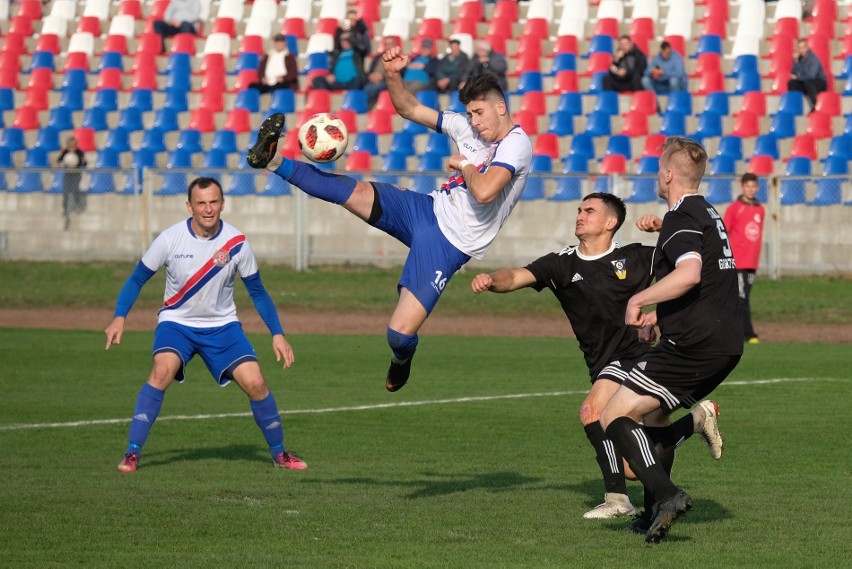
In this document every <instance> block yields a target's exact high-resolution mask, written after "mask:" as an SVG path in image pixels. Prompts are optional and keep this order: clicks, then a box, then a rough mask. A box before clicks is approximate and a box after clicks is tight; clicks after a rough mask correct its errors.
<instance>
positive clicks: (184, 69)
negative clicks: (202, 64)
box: [160, 52, 192, 78]
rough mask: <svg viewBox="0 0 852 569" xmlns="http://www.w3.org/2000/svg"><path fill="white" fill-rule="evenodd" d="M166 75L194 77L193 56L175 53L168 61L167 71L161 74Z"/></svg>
mask: <svg viewBox="0 0 852 569" xmlns="http://www.w3.org/2000/svg"><path fill="white" fill-rule="evenodd" d="M160 74H161V75H162V74H165V75H167V76H168V75H171V74H178V75H185V76H186V77H187V78H189V76H190V75H192V55H191V54H189V53H181V52H175V53H171V54H169V57H168V58H167V59H166V69H165V70H164V71H162V72H161V73H160Z"/></svg>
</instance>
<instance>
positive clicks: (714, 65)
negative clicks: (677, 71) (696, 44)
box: [689, 52, 722, 77]
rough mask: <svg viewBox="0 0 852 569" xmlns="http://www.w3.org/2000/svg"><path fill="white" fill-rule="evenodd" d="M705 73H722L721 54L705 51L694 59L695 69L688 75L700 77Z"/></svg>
mask: <svg viewBox="0 0 852 569" xmlns="http://www.w3.org/2000/svg"><path fill="white" fill-rule="evenodd" d="M705 73H717V74H719V75H721V74H722V56H721V55H719V54H718V53H712V52H705V53H702V54H701V55H699V56H698V58H697V59H696V60H695V71H694V72H692V73H691V74H690V75H689V76H690V77H701V76H702V75H704V74H705Z"/></svg>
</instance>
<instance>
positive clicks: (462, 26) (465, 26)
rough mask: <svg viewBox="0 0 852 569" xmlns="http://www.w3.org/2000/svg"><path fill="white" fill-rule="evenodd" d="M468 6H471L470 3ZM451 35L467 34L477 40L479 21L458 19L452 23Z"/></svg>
mask: <svg viewBox="0 0 852 569" xmlns="http://www.w3.org/2000/svg"><path fill="white" fill-rule="evenodd" d="M468 4H472V2H468ZM462 6H464V4H462ZM453 34H469V35H470V37H472V38H474V39H476V38H478V37H479V21H478V20H472V19H470V18H458V19H456V20H455V21H453Z"/></svg>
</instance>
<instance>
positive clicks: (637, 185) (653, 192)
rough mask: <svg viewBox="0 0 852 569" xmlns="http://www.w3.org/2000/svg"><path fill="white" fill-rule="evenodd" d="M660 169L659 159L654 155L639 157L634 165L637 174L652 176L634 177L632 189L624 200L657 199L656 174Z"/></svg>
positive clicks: (636, 201) (649, 200)
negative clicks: (651, 175)
mask: <svg viewBox="0 0 852 569" xmlns="http://www.w3.org/2000/svg"><path fill="white" fill-rule="evenodd" d="M659 169H660V159H659V158H657V157H656V156H645V157H643V158H640V159H639V164H638V165H637V166H636V173H637V174H644V175H645V176H649V175H650V174H654V176H653V177H641V178H640V177H634V178H633V179H632V180H633V191H632V192H631V193H630V195H629V196H628V197H627V198H626V199H625V200H624V201H625V202H631V203H646V202H652V201H654V200H656V199H657V177H656V174H657V172H658V171H659Z"/></svg>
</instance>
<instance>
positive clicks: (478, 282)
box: [470, 273, 494, 293]
mask: <svg viewBox="0 0 852 569" xmlns="http://www.w3.org/2000/svg"><path fill="white" fill-rule="evenodd" d="M492 284H494V279H492V278H491V275H489V274H488V273H480V274H478V275H476V276H475V277H473V280H472V281H471V283H470V288H471V289H473V292H476V293H480V292H486V291H487V290H488V289H490V288H491V285H492Z"/></svg>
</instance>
